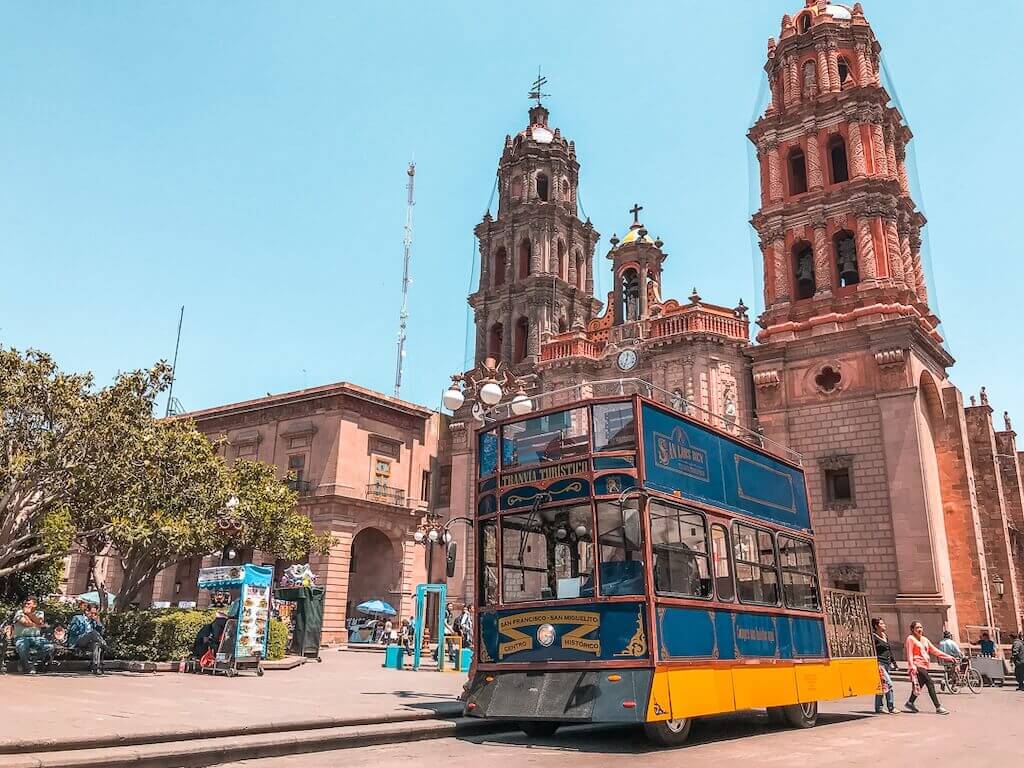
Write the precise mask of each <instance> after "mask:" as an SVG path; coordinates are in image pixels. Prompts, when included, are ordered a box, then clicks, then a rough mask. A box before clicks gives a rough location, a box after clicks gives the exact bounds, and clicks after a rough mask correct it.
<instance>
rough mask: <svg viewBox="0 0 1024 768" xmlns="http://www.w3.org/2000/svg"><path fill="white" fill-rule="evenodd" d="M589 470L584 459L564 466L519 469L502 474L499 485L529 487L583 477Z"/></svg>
mask: <svg viewBox="0 0 1024 768" xmlns="http://www.w3.org/2000/svg"><path fill="white" fill-rule="evenodd" d="M589 469H590V466H589V462H588V461H587V460H586V459H581V460H579V461H570V462H568V463H566V464H555V465H553V466H541V467H533V468H532V469H521V470H518V471H516V472H503V473H502V475H501V484H502V486H509V485H529V484H532V483H539V482H545V481H547V480H558V479H559V478H562V477H574V476H576V475H585V474H586V473H587V472H588V470H589Z"/></svg>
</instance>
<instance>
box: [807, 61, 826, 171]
mask: <svg viewBox="0 0 1024 768" xmlns="http://www.w3.org/2000/svg"><path fill="white" fill-rule="evenodd" d="M808 63H809V62H808ZM807 181H808V182H809V184H810V187H811V189H812V190H814V191H817V190H819V189H822V188H823V187H824V186H825V176H824V174H823V173H822V172H821V147H820V146H819V145H818V134H817V133H816V132H815V133H812V134H811V135H810V136H808V137H807Z"/></svg>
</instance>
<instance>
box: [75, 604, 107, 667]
mask: <svg viewBox="0 0 1024 768" xmlns="http://www.w3.org/2000/svg"><path fill="white" fill-rule="evenodd" d="M67 646H68V648H74V649H80V650H87V651H89V654H90V658H91V663H90V666H89V669H90V671H91V672H92V673H93V674H94V675H102V674H103V652H104V651H105V650H107V641H106V640H104V639H103V622H101V621H100V609H99V606H97V605H83V607H82V612H81V613H78V614H75V616H74V617H73V618H72V619H71V624H70V625H69V626H68V639H67Z"/></svg>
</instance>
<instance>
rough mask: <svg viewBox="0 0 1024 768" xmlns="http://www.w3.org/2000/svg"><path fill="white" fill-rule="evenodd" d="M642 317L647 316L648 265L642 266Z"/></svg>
mask: <svg viewBox="0 0 1024 768" xmlns="http://www.w3.org/2000/svg"><path fill="white" fill-rule="evenodd" d="M640 317H641V318H646V317H647V265H646V264H644V265H643V266H642V267H640Z"/></svg>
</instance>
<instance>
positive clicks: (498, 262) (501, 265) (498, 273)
mask: <svg viewBox="0 0 1024 768" xmlns="http://www.w3.org/2000/svg"><path fill="white" fill-rule="evenodd" d="M507 261H508V256H507V255H506V252H505V249H504V248H499V249H498V250H497V251H495V252H494V266H493V272H492V273H491V285H493V286H495V287H497V286H499V285H504V284H505V265H506V262H507Z"/></svg>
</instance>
